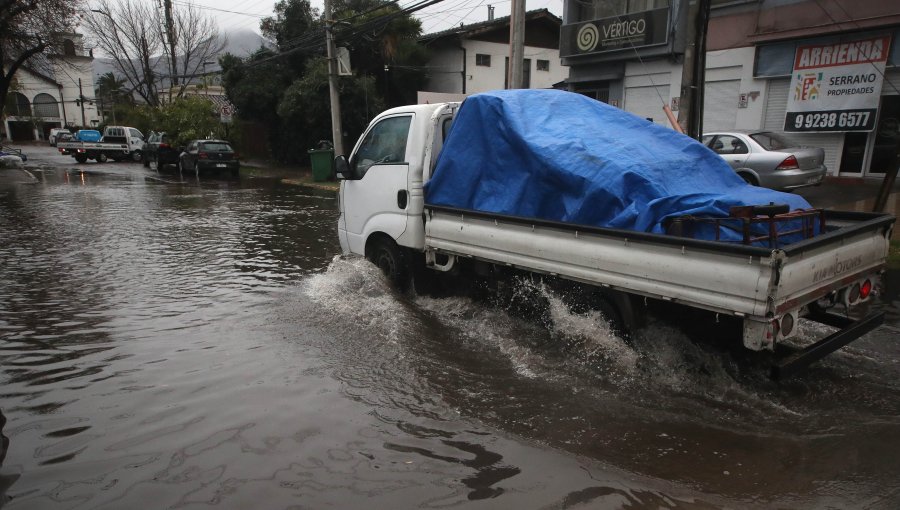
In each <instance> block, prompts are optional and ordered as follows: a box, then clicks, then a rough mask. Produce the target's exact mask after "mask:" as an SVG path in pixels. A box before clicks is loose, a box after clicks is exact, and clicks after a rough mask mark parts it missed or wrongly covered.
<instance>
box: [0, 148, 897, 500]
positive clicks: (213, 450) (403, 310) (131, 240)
mask: <svg viewBox="0 0 900 510" xmlns="http://www.w3.org/2000/svg"><path fill="white" fill-rule="evenodd" d="M94 167H95V166H92V165H82V166H81V167H79V168H81V169H92V168H94ZM131 168H132V170H128V171H122V172H118V173H116V172H109V173H94V172H87V173H85V172H81V171H76V170H72V169H70V170H68V171H67V170H64V169H58V170H55V169H54V170H50V169H48V170H47V171H45V172H40V173H38V176H39V178H40V179H41V182H40V183H38V184H35V185H21V186H15V187H8V188H0V282H2V283H0V408H2V411H3V414H4V415H5V416H6V418H7V420H8V421H7V423H6V426H5V428H4V429H3V434H4V435H5V436H7V437H8V438H9V441H10V445H9V451H8V453H7V456H6V459H5V461H4V462H3V465H2V467H0V506H2V507H4V508H9V509H29V510H30V509H42V508H110V509H117V508H209V507H221V508H251V507H253V508H298V509H299V508H310V509H314V508H326V507H330V508H345V509H351V508H398V509H399V508H448V507H464V508H522V509H531V508H535V509H538V508H541V509H543V508H547V509H551V508H552V509H555V508H872V509H894V508H897V507H898V506H900V344H898V343H897V338H898V336H900V335H898V332H900V311H898V310H900V297H898V293H897V289H898V287H900V276H898V274H896V273H892V274H889V275H888V278H887V279H888V284H889V295H888V296H886V297H884V298H883V300H882V302H880V303H878V304H876V306H880V307H883V308H885V309H887V310H888V322H889V324H888V325H886V326H884V327H882V328H881V329H879V330H878V331H876V332H874V333H872V334H870V335H868V336H867V337H865V338H863V339H862V340H859V341H857V342H855V343H854V344H851V346H850V347H848V348H845V349H843V350H841V351H839V352H837V353H835V354H834V355H832V356H830V357H829V358H827V359H826V360H825V361H824V362H822V363H819V364H817V365H815V366H814V367H812V368H811V369H810V370H809V371H807V372H805V373H803V374H802V375H801V376H800V377H797V378H795V379H792V380H790V381H787V382H785V383H782V384H776V383H774V382H771V381H770V380H768V379H767V377H766V365H765V362H764V360H754V359H749V360H748V359H746V357H741V356H739V355H738V354H734V353H731V352H730V351H724V350H722V349H720V348H719V347H717V346H715V345H714V344H708V343H704V342H697V341H693V340H692V339H691V338H690V337H689V336H688V335H687V334H686V333H684V332H682V331H681V330H680V329H679V327H678V326H679V325H678V324H675V323H672V322H670V321H666V320H663V319H660V318H656V319H651V321H650V325H649V326H648V328H646V329H645V330H644V331H643V332H642V333H641V334H640V335H638V337H637V338H636V339H634V340H633V341H631V342H629V343H625V342H623V341H622V340H621V339H618V338H616V337H615V336H613V335H611V334H610V333H609V332H608V328H607V327H606V325H605V324H603V322H602V321H601V320H599V319H598V317H588V316H580V315H575V314H572V313H570V312H569V311H568V310H567V309H566V307H565V306H564V305H563V304H562V302H561V301H560V300H559V299H557V298H556V297H555V296H553V295H552V294H547V295H546V297H547V299H548V300H549V302H550V304H551V310H550V317H551V321H550V322H549V323H548V324H546V325H544V324H535V323H532V322H528V321H525V320H522V319H520V318H517V317H516V316H514V315H512V314H509V313H507V312H506V311H505V310H503V309H494V308H490V307H487V306H485V305H483V304H480V303H476V302H473V301H471V300H469V299H467V298H461V297H457V298H446V299H432V298H425V297H416V296H405V295H399V294H397V293H396V292H395V291H393V290H392V289H390V288H389V287H388V286H387V284H386V282H385V280H384V279H383V277H382V276H381V274H380V273H379V272H378V271H377V269H376V268H375V267H374V266H372V265H370V264H369V263H367V262H365V261H362V260H359V259H355V258H348V259H343V258H340V257H338V256H337V255H338V254H339V253H340V247H339V245H338V241H337V236H336V221H337V215H338V213H337V202H336V199H335V195H334V193H333V192H328V191H317V190H312V189H305V188H300V187H291V186H286V185H282V184H280V183H278V182H277V181H274V180H265V179H249V178H243V179H242V180H240V181H217V180H212V179H210V180H202V181H197V180H196V179H195V180H184V181H182V180H180V179H177V178H175V177H174V176H172V175H165V174H162V175H160V174H156V173H155V172H150V171H146V170H143V169H142V168H140V166H139V165H131ZM801 327H802V328H803V331H804V334H805V335H806V337H807V338H812V337H813V336H821V335H822V333H823V332H824V331H825V329H826V328H825V327H824V326H817V325H815V324H813V323H809V322H804V323H802V324H801ZM735 352H738V351H735ZM4 504H5V505H6V506H4Z"/></svg>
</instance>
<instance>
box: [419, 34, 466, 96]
mask: <svg viewBox="0 0 900 510" xmlns="http://www.w3.org/2000/svg"><path fill="white" fill-rule="evenodd" d="M462 55H463V51H462V49H461V48H458V47H453V46H444V47H441V48H435V49H434V50H433V53H432V57H431V60H430V61H429V62H428V81H427V82H426V83H425V90H427V91H430V92H443V93H448V94H458V93H460V92H462V90H461V87H462V85H461V84H462V71H463V56H462Z"/></svg>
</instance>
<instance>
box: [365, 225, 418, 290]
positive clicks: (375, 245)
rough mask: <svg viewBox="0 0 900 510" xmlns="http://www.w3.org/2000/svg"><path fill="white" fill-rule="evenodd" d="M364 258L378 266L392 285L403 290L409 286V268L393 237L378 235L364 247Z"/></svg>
mask: <svg viewBox="0 0 900 510" xmlns="http://www.w3.org/2000/svg"><path fill="white" fill-rule="evenodd" d="M366 258H367V259H368V260H369V261H370V262H372V263H373V264H375V265H376V266H378V268H379V269H381V272H382V273H384V275H385V276H386V277H387V279H388V280H389V281H390V282H391V284H392V285H394V286H395V287H397V288H398V289H399V290H401V291H403V290H406V288H407V287H408V286H409V270H408V268H407V267H406V260H405V258H404V257H403V252H402V251H400V247H399V246H397V243H395V242H394V240H393V239H388V238H386V237H379V238H377V239H374V240H373V241H372V243H371V245H370V246H368V247H367V249H366Z"/></svg>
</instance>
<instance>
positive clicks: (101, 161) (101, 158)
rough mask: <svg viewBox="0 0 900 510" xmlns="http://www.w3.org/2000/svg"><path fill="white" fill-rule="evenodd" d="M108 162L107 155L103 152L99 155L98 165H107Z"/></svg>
mask: <svg viewBox="0 0 900 510" xmlns="http://www.w3.org/2000/svg"><path fill="white" fill-rule="evenodd" d="M106 160H107V157H106V154H103V153H102V152H101V153H100V154H98V155H97V163H106Z"/></svg>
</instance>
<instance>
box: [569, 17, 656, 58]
mask: <svg viewBox="0 0 900 510" xmlns="http://www.w3.org/2000/svg"><path fill="white" fill-rule="evenodd" d="M668 27H669V9H668V8H662V9H653V10H651V11H643V12H636V13H632V14H624V15H622V16H613V17H611V18H603V19H598V20H593V21H586V22H583V23H576V24H572V25H563V27H562V31H561V33H560V37H559V43H560V47H559V54H560V56H562V57H571V56H574V55H589V54H596V53H604V52H607V51H614V50H621V49H631V48H640V47H641V46H653V45H657V44H665V43H666V41H667V40H668Z"/></svg>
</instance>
